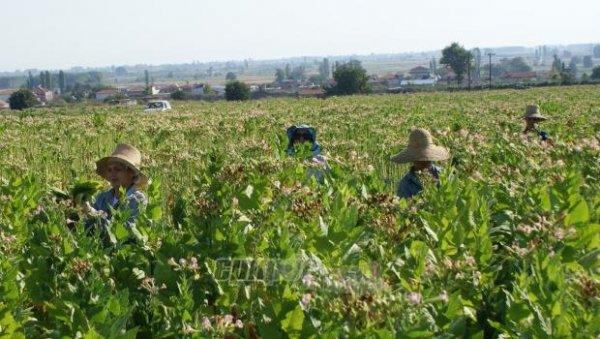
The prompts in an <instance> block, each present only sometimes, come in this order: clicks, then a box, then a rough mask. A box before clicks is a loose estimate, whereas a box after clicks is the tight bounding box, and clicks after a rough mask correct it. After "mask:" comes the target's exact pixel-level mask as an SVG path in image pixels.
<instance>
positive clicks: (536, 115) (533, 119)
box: [523, 105, 551, 142]
mask: <svg viewBox="0 0 600 339" xmlns="http://www.w3.org/2000/svg"><path fill="white" fill-rule="evenodd" d="M523 119H525V130H524V131H523V134H529V132H535V133H536V134H537V136H538V137H539V138H540V140H542V141H548V142H551V140H550V138H549V137H548V132H546V131H545V130H543V129H540V128H538V127H537V126H536V124H537V123H539V122H540V121H544V120H547V119H548V118H546V117H545V116H543V115H541V114H540V107H539V106H538V105H527V107H526V109H525V115H523Z"/></svg>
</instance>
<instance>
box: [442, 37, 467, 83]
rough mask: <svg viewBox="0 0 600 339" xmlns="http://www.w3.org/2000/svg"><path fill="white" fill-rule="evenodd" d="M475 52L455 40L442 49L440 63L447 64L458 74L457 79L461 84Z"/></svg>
mask: <svg viewBox="0 0 600 339" xmlns="http://www.w3.org/2000/svg"><path fill="white" fill-rule="evenodd" d="M472 59H473V54H471V52H469V51H467V50H466V49H464V47H462V46H460V45H459V44H458V43H456V42H453V43H452V44H451V45H450V46H447V47H446V48H444V49H443V50H442V58H441V59H440V64H442V65H446V66H448V67H450V68H452V70H453V71H454V73H455V74H456V81H457V82H458V83H459V84H460V83H461V82H462V80H463V75H464V74H465V72H466V71H467V70H468V68H469V66H470V63H471V60H472Z"/></svg>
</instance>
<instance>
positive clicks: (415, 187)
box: [396, 166, 442, 199]
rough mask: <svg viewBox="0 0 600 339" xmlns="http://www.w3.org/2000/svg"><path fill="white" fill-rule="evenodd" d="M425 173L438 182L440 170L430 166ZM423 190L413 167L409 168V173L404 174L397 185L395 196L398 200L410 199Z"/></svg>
mask: <svg viewBox="0 0 600 339" xmlns="http://www.w3.org/2000/svg"><path fill="white" fill-rule="evenodd" d="M427 171H428V172H429V173H430V174H431V175H432V176H433V177H434V178H435V179H436V180H438V179H439V177H440V173H441V172H442V169H441V168H439V167H437V166H431V167H429V168H428V169H427ZM421 190H423V184H421V180H419V175H418V174H417V172H416V171H415V170H414V167H411V169H410V171H408V173H406V175H405V176H404V177H402V179H401V180H400V182H399V183H398V190H397V193H396V194H397V195H398V196H399V197H400V198H407V199H409V198H412V197H413V196H414V195H416V194H418V193H419V192H421Z"/></svg>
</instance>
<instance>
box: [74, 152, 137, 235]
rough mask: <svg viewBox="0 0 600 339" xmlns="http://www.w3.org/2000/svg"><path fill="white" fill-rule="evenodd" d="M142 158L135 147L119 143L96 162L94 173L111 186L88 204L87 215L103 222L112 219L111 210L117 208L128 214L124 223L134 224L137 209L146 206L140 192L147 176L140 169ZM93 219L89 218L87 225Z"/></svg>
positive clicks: (91, 222)
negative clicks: (108, 154) (108, 153)
mask: <svg viewBox="0 0 600 339" xmlns="http://www.w3.org/2000/svg"><path fill="white" fill-rule="evenodd" d="M141 161H142V154H141V153H140V151H138V150H137V149H136V148H135V147H133V146H131V145H127V144H119V145H117V148H116V149H115V151H114V152H113V153H112V154H111V155H110V156H108V157H104V158H102V159H100V160H98V161H97V162H96V173H98V175H100V176H101V177H102V178H104V179H106V180H107V181H108V182H110V185H111V189H110V190H108V191H105V192H102V193H100V194H98V195H97V196H96V198H95V199H94V202H93V204H92V205H91V206H90V205H89V203H88V204H87V206H86V209H87V212H88V214H89V215H90V216H95V217H98V218H100V221H101V224H102V225H105V224H106V223H107V222H110V221H111V220H112V212H113V211H114V210H119V211H121V212H123V213H125V214H126V215H127V216H128V218H127V222H126V225H127V226H131V225H132V224H134V223H135V220H136V218H137V217H138V215H139V214H140V210H141V209H142V208H143V207H145V206H146V197H145V196H144V194H142V192H140V191H139V190H140V189H143V188H144V187H146V185H147V183H148V177H146V175H144V173H142V171H141V170H140V165H141ZM123 193H124V196H122V195H123ZM96 220H97V219H96ZM93 221H94V219H88V221H87V222H86V227H88V228H89V227H90V226H91V224H93Z"/></svg>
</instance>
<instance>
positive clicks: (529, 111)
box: [523, 105, 548, 120]
mask: <svg viewBox="0 0 600 339" xmlns="http://www.w3.org/2000/svg"><path fill="white" fill-rule="evenodd" d="M523 119H537V120H546V119H548V118H546V117H545V116H543V115H542V114H540V106H538V105H527V107H526V109H525V114H524V115H523Z"/></svg>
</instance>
